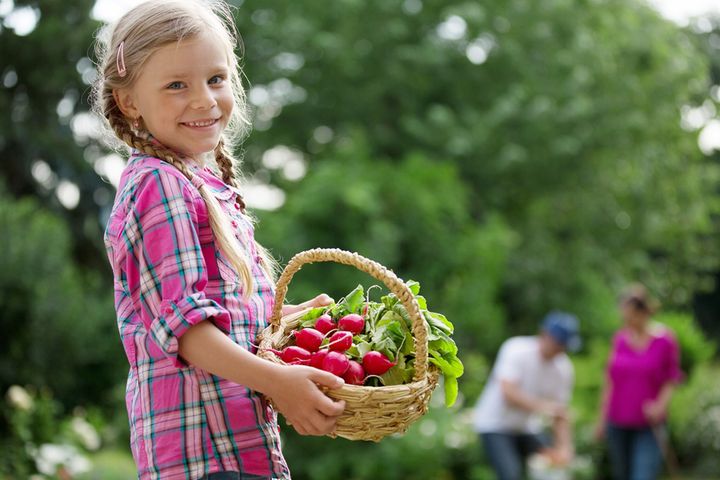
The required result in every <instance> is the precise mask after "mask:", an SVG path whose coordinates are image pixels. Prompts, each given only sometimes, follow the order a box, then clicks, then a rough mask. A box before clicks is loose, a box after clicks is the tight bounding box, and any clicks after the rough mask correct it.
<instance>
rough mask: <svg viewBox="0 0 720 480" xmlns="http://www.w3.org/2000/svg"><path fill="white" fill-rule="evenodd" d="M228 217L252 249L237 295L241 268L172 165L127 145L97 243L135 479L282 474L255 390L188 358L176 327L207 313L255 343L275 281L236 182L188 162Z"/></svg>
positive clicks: (241, 339) (272, 428) (268, 415)
mask: <svg viewBox="0 0 720 480" xmlns="http://www.w3.org/2000/svg"><path fill="white" fill-rule="evenodd" d="M195 173H196V174H197V175H200V176H201V177H202V178H203V179H204V180H205V183H206V184H207V185H208V186H209V187H210V189H211V191H212V193H213V195H215V196H216V198H217V199H218V201H219V203H220V205H221V206H222V208H223V210H224V211H226V212H227V214H228V215H229V216H230V217H231V222H232V225H233V227H234V228H235V233H236V237H237V239H238V241H239V242H241V243H242V244H243V245H244V246H245V248H246V251H247V252H249V254H250V257H251V259H252V261H251V263H252V275H253V277H254V282H255V289H254V291H253V292H251V295H250V296H249V299H247V300H246V299H245V298H243V292H242V291H241V288H242V287H241V286H240V284H239V281H238V276H237V274H236V272H235V271H234V269H233V268H232V266H231V265H230V264H229V263H228V261H227V260H226V259H225V257H224V256H223V255H222V253H221V252H220V251H219V249H218V248H217V246H216V245H215V242H214V241H213V235H212V231H211V229H210V225H209V223H208V214H207V208H206V206H205V202H204V201H203V200H202V198H201V197H200V194H199V192H198V191H197V189H196V188H195V187H194V186H193V185H192V183H190V181H188V180H187V179H186V178H185V176H183V175H182V173H180V172H179V171H178V170H177V169H175V168H174V167H173V166H172V165H170V164H168V163H166V162H163V161H161V160H159V159H157V158H152V157H147V156H142V155H138V154H134V155H133V156H131V158H130V161H129V162H128V165H127V167H126V169H125V171H124V172H123V175H122V177H121V181H120V186H119V188H118V192H117V196H116V198H115V204H114V206H113V210H112V213H111V215H110V219H109V221H108V226H107V230H106V232H105V245H106V248H107V253H108V258H109V260H110V264H111V266H112V269H113V277H114V289H115V308H116V311H117V321H118V328H119V331H120V337H121V339H122V344H123V347H124V349H125V353H126V354H127V358H128V361H129V363H130V372H129V375H128V379H127V389H126V404H127V409H128V416H129V419H130V429H131V449H132V453H133V457H134V458H135V462H136V463H137V466H138V477H139V478H140V479H143V480H144V479H160V480H165V479H191V480H195V479H199V478H202V477H203V476H204V475H207V474H209V473H213V472H220V471H236V472H243V474H244V475H247V476H248V477H250V478H255V477H259V478H273V479H275V478H277V479H286V478H290V474H289V471H288V468H287V465H286V463H285V460H284V458H283V456H282V452H281V448H280V447H281V446H280V438H279V430H278V425H277V416H276V413H275V412H274V411H273V410H272V409H271V408H270V407H269V405H268V404H267V402H266V401H265V400H264V399H263V398H262V397H261V396H260V395H258V394H257V393H255V392H252V391H250V390H249V389H248V388H246V387H244V386H242V385H238V384H234V383H232V382H230V381H227V380H225V379H222V378H220V377H216V376H214V375H211V374H208V373H207V372H205V371H203V370H200V369H196V368H194V367H192V366H191V365H187V364H186V363H185V362H184V361H183V360H182V358H180V357H178V338H179V337H180V336H181V335H182V334H183V333H184V332H185V331H187V329H188V328H190V327H191V326H192V325H195V324H197V323H198V322H201V321H203V320H210V321H212V322H213V323H214V324H215V325H216V326H217V327H218V328H219V329H220V330H222V331H223V332H225V333H226V334H227V335H228V336H229V337H230V338H231V339H232V340H233V341H235V342H236V343H237V344H239V345H240V346H242V347H243V348H245V349H247V350H249V351H251V352H254V351H255V347H254V344H255V343H256V335H257V333H258V332H259V331H261V330H262V329H263V328H264V327H265V325H266V316H267V315H268V314H269V312H270V309H271V308H272V302H273V294H274V291H273V289H274V286H273V283H272V281H271V280H270V279H269V278H268V277H267V276H266V274H265V273H264V272H263V270H262V269H261V268H260V266H259V257H258V256H257V251H256V248H255V244H254V241H253V238H254V237H253V225H252V223H251V221H250V220H249V219H248V218H247V217H246V216H245V215H244V214H242V212H241V211H240V208H239V207H240V205H239V204H238V203H237V192H236V191H234V190H233V189H232V188H230V187H229V186H228V185H226V184H225V183H223V182H222V181H221V180H220V179H218V178H217V177H216V176H215V175H213V173H212V172H211V171H210V170H208V169H195Z"/></svg>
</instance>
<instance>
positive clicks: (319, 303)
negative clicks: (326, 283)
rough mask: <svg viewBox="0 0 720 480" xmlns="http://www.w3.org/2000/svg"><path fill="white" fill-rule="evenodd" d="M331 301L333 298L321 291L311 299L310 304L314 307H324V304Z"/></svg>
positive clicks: (328, 303)
mask: <svg viewBox="0 0 720 480" xmlns="http://www.w3.org/2000/svg"><path fill="white" fill-rule="evenodd" d="M333 302H335V300H333V298H332V297H331V296H330V295H328V294H326V293H321V294H320V295H318V296H317V297H315V298H313V299H312V304H313V305H314V306H316V307H324V306H325V305H330V304H331V303H333Z"/></svg>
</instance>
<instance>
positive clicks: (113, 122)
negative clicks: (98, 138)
mask: <svg viewBox="0 0 720 480" xmlns="http://www.w3.org/2000/svg"><path fill="white" fill-rule="evenodd" d="M104 107H105V109H104V113H105V118H107V120H108V122H109V123H110V126H111V127H112V129H113V131H114V132H115V134H116V135H117V136H118V138H120V139H122V140H123V141H124V142H125V143H126V144H127V145H129V146H131V147H134V148H136V149H137V150H139V151H141V152H143V153H146V154H148V155H151V156H153V157H155V158H159V159H161V160H164V161H166V162H167V163H169V164H170V165H172V166H173V167H175V168H177V169H178V170H180V172H182V174H183V175H184V176H185V177H186V178H187V179H188V180H189V181H191V182H192V180H193V178H194V177H195V174H194V173H193V172H192V171H190V169H189V168H188V167H187V165H186V164H185V162H183V161H182V160H180V159H179V158H178V157H177V156H176V155H175V153H174V152H173V151H172V150H170V149H169V148H166V147H163V146H162V145H159V144H155V143H153V142H151V141H150V140H148V139H145V138H142V137H140V136H138V135H137V134H136V133H135V132H134V131H133V130H132V129H131V128H130V126H129V125H128V122H127V121H126V120H125V117H124V116H123V115H122V114H121V113H120V109H119V108H118V106H117V104H116V103H115V99H114V98H113V97H112V95H110V99H109V100H108V99H106V101H105V105H104ZM196 188H197V189H198V192H199V193H200V196H201V197H202V199H203V200H204V201H205V205H206V206H207V211H208V221H209V222H210V228H211V229H212V231H213V234H214V236H215V240H216V241H217V244H218V247H219V248H220V251H222V253H223V254H225V256H226V257H227V259H228V260H229V261H230V264H231V265H232V266H234V267H235V270H236V271H237V272H238V275H239V276H240V282H241V285H242V286H243V287H244V288H243V290H244V294H245V297H246V298H247V297H249V295H250V292H251V291H252V290H253V288H254V282H253V278H252V274H251V272H250V263H249V260H248V258H247V255H246V253H245V252H244V251H243V250H242V249H241V248H240V242H239V241H238V240H237V238H235V235H234V232H233V229H232V227H231V226H230V221H229V219H228V217H227V215H226V214H225V213H224V212H223V211H222V207H221V206H220V203H219V202H218V201H217V199H216V198H215V196H214V195H213V194H212V193H210V191H209V189H208V187H207V186H205V185H204V184H201V185H200V186H199V187H198V186H197V185H196Z"/></svg>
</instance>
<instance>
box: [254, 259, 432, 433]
mask: <svg viewBox="0 0 720 480" xmlns="http://www.w3.org/2000/svg"><path fill="white" fill-rule="evenodd" d="M315 262H335V263H341V264H345V265H350V266H353V267H355V268H357V269H358V270H361V271H363V272H365V273H367V274H369V275H371V276H372V277H374V278H375V279H377V280H379V281H381V282H383V283H384V284H385V286H386V287H387V288H388V290H390V291H391V292H392V293H394V294H395V295H396V296H397V297H398V299H399V300H400V302H401V303H402V304H403V305H404V306H405V308H406V309H407V311H408V313H409V315H410V318H411V319H412V322H413V323H412V333H413V338H414V340H415V376H414V378H413V381H412V382H411V383H408V384H405V385H392V386H387V387H364V386H358V385H344V386H343V387H342V388H339V389H336V390H330V391H328V392H327V394H328V396H329V397H331V398H333V399H337V400H345V412H344V413H343V414H342V416H341V417H340V418H339V419H338V422H337V429H336V431H335V433H334V434H332V435H331V436H333V437H334V436H340V437H343V438H347V439H349V440H371V441H375V442H377V441H379V440H381V439H382V438H383V437H385V436H387V435H391V434H394V433H401V432H404V431H405V430H407V428H408V427H409V426H410V424H412V423H413V422H414V421H415V420H417V419H418V418H420V417H421V416H422V415H424V414H425V412H427V408H428V402H429V401H430V396H431V394H432V391H433V390H434V389H435V387H436V386H437V382H438V372H437V369H436V368H435V367H434V366H433V365H429V364H428V350H427V328H426V326H425V320H424V319H423V316H422V314H421V313H420V308H419V306H418V304H417V301H416V300H415V298H414V297H413V295H412V292H411V291H410V289H409V288H408V287H407V285H405V284H404V283H403V282H402V281H401V280H400V279H399V278H398V277H397V276H396V275H395V274H394V273H393V272H392V271H390V270H388V269H387V268H385V267H383V266H382V265H380V264H379V263H377V262H374V261H372V260H369V259H367V258H365V257H363V256H361V255H358V254H357V253H351V252H347V251H344V250H340V249H336V248H333V249H325V248H316V249H313V250H307V251H304V252H301V253H298V254H297V255H295V256H294V257H293V258H292V259H291V260H290V262H289V263H288V264H287V266H286V267H285V269H284V270H283V272H282V274H281V275H280V278H279V279H278V283H277V289H276V293H275V305H274V307H273V311H272V315H271V317H270V325H269V326H268V327H267V328H266V329H265V330H264V331H263V332H262V334H261V335H260V344H259V346H260V348H259V350H258V355H259V356H261V357H262V358H265V359H267V360H270V361H272V362H276V363H283V362H282V360H280V359H279V358H278V357H277V356H276V355H275V354H274V353H272V352H271V351H270V349H277V350H280V349H282V348H283V347H285V346H286V345H287V344H288V343H289V342H290V339H291V336H290V333H291V332H292V330H294V329H295V328H297V327H298V325H299V324H300V318H301V317H302V316H303V314H304V313H305V312H298V313H295V314H293V315H288V316H286V317H281V311H282V305H283V302H284V301H285V296H286V295H287V289H288V285H289V283H290V281H291V280H292V277H293V275H295V273H297V272H298V270H300V269H301V268H302V266H303V265H305V264H308V263H315Z"/></svg>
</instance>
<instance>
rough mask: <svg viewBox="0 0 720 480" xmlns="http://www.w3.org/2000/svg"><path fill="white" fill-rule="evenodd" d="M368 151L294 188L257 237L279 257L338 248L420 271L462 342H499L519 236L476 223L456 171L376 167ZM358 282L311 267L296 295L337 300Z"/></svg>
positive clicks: (341, 270)
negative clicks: (503, 285) (505, 287)
mask: <svg viewBox="0 0 720 480" xmlns="http://www.w3.org/2000/svg"><path fill="white" fill-rule="evenodd" d="M357 142H361V141H360V140H357ZM362 150H363V147H362V143H360V146H358V145H357V144H356V143H353V142H349V143H348V144H347V145H345V147H344V148H343V149H340V150H338V151H337V152H336V155H335V156H334V157H333V160H332V161H326V162H322V163H318V165H317V167H316V168H314V169H313V170H311V171H310V172H309V174H308V176H307V177H306V178H305V180H304V181H303V182H302V183H301V184H300V185H298V187H297V188H296V189H293V190H291V191H289V192H288V197H287V203H286V206H285V207H284V208H283V209H282V210H280V211H278V212H271V213H265V214H263V215H262V216H261V223H260V228H259V229H258V237H259V238H260V240H261V241H262V242H263V243H264V244H266V245H268V246H269V247H270V248H271V249H272V250H273V252H274V253H275V254H276V255H278V256H279V257H281V258H282V259H288V258H289V257H290V256H291V255H292V254H294V253H297V252H299V251H301V250H305V249H309V248H314V247H339V248H344V249H346V250H350V251H358V252H361V253H362V254H363V255H364V256H366V257H369V258H372V259H373V260H376V261H378V262H379V263H381V264H383V265H385V266H387V267H389V268H391V269H393V270H395V271H396V272H400V273H401V274H402V276H404V277H410V278H420V277H417V275H420V276H421V277H422V284H423V292H424V294H425V296H426V297H427V298H428V299H429V300H430V303H432V305H433V306H434V308H437V309H438V310H439V311H442V312H445V313H446V314H447V316H448V318H452V319H453V323H454V324H455V326H456V328H457V330H458V332H462V334H459V335H458V341H459V343H461V344H463V343H466V344H468V345H470V346H476V345H479V346H480V347H482V348H484V349H486V350H489V349H491V348H493V347H494V346H496V345H498V344H499V343H500V342H501V339H502V336H503V335H504V334H505V332H504V329H503V323H504V322H503V320H504V312H503V309H502V307H501V306H500V304H499V298H498V297H499V290H500V282H501V280H502V277H503V274H504V271H505V264H506V259H507V256H508V253H507V252H509V250H510V249H511V248H512V246H513V244H514V243H515V236H514V234H513V233H512V232H511V231H510V230H509V229H508V227H507V226H506V225H505V224H504V223H503V222H502V220H501V219H500V218H499V216H492V217H489V218H488V219H487V220H486V221H485V222H483V223H481V224H479V225H476V224H475V223H474V222H473V221H472V219H471V218H470V216H469V213H468V194H467V190H466V189H465V188H464V186H463V184H462V182H461V181H460V179H459V178H458V173H457V171H456V169H455V168H453V167H452V165H450V164H441V163H434V162H431V161H430V160H428V159H426V158H424V157H422V156H421V155H419V154H416V155H413V156H410V157H408V158H407V159H406V160H404V161H403V162H401V163H400V164H398V165H392V164H390V163H377V164H374V163H373V161H372V160H371V159H369V158H366V157H363V156H361V155H360V154H361V152H362ZM438 199H442V201H438ZM358 283H363V284H367V276H366V275H364V274H359V273H358V272H354V271H351V270H350V269H349V268H348V267H345V266H341V267H339V266H335V265H328V264H323V265H319V266H311V267H307V268H305V269H303V271H302V272H301V273H299V274H298V275H297V276H296V277H295V279H294V280H293V283H292V284H291V286H290V289H289V290H290V299H291V300H293V301H300V300H304V299H306V298H311V297H313V296H315V295H317V293H318V292H319V291H321V290H326V291H328V292H329V293H330V294H332V295H335V296H336V297H339V296H340V295H343V294H344V293H345V292H347V291H349V290H350V289H351V288H352V287H353V286H355V285H357V284H358ZM435 306H437V307H435Z"/></svg>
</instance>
